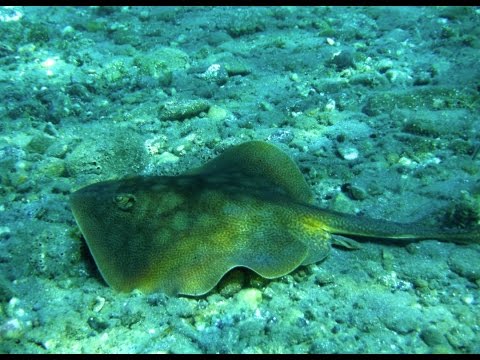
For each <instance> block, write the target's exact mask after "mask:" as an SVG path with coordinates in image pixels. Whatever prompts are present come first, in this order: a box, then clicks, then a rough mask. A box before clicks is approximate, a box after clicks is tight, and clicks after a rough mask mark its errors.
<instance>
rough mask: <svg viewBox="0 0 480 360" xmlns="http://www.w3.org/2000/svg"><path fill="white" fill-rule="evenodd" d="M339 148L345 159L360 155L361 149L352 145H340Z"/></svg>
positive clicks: (356, 157) (352, 158) (355, 157)
mask: <svg viewBox="0 0 480 360" xmlns="http://www.w3.org/2000/svg"><path fill="white" fill-rule="evenodd" d="M337 150H338V153H339V154H340V156H341V157H342V158H343V159H344V160H349V161H351V160H355V159H358V156H359V155H360V153H359V151H358V150H357V149H356V148H354V147H352V146H339V147H338V149H337Z"/></svg>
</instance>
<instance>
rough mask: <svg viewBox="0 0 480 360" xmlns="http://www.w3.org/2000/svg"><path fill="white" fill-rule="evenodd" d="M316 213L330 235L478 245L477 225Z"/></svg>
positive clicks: (329, 212)
mask: <svg viewBox="0 0 480 360" xmlns="http://www.w3.org/2000/svg"><path fill="white" fill-rule="evenodd" d="M316 213H317V215H316V216H317V219H318V220H319V221H320V222H321V223H322V226H323V228H324V229H325V230H326V231H328V232H330V233H332V234H339V235H354V236H365V237H374V238H384V239H408V240H412V239H419V240H420V239H436V240H440V241H445V242H455V243H461V244H480V227H476V228H474V229H441V228H433V227H429V226H425V225H422V224H420V223H415V222H414V223H399V222H394V221H387V220H380V219H373V218H369V217H363V216H356V215H351V214H343V213H339V212H334V211H325V210H321V209H318V208H317V212H316Z"/></svg>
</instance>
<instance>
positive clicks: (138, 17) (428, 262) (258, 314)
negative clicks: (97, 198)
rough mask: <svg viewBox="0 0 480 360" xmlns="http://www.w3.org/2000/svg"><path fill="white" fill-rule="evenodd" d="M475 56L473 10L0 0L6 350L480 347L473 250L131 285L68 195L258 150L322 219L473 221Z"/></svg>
mask: <svg viewBox="0 0 480 360" xmlns="http://www.w3.org/2000/svg"><path fill="white" fill-rule="evenodd" d="M479 51H480V10H479V9H478V8H476V7H425V8H424V7H393V8H390V7H385V8H381V7H313V8H309V7H298V8H297V7H261V8H256V7H240V8H234V7H205V8H203V7H193V8H189V7H159V8H149V7H37V8H35V7H0V93H1V94H0V98H1V99H2V101H1V102H0V199H1V200H0V339H1V341H0V351H1V352H2V353H354V352H362V353H377V352H380V353H432V352H433V353H478V352H480V345H479V344H480V305H479V304H480V303H479V301H480V293H479V287H480V262H479V261H478V259H479V256H480V245H479V244H470V245H460V244H455V243H448V242H439V241H436V240H434V239H432V240H424V241H420V242H412V243H409V244H407V245H405V244H398V243H395V242H392V241H390V242H389V241H386V240H382V239H367V240H364V241H362V243H361V245H362V246H361V248H360V249H357V250H345V249H341V248H336V247H333V248H332V251H331V253H330V255H329V256H328V257H327V258H326V259H325V260H324V261H322V262H320V263H317V264H314V265H309V266H304V267H300V268H299V269H297V270H295V271H294V272H292V273H290V274H288V275H286V276H283V277H281V278H278V279H273V280H266V279H263V278H261V277H260V276H258V275H256V274H254V273H253V272H251V271H248V270H246V269H235V270H233V271H232V272H230V273H228V274H227V275H226V276H225V278H224V279H223V280H222V281H221V282H220V284H219V285H217V286H216V287H215V288H214V289H213V290H212V291H211V292H209V293H208V294H206V295H203V296H200V297H188V296H177V297H175V296H172V297H169V296H166V295H164V294H163V293H161V292H157V293H154V294H149V295H146V294H143V293H141V292H139V291H133V292H132V293H120V292H117V291H115V290H113V289H112V288H109V287H108V286H107V285H106V284H105V282H104V281H103V280H102V277H101V275H100V274H99V272H98V270H97V268H96V266H95V263H94V261H93V259H92V257H91V255H90V253H89V251H88V248H87V246H86V244H85V240H84V239H83V237H82V235H81V233H80V230H79V229H78V227H77V225H76V223H75V220H74V218H73V215H72V213H71V210H70V207H69V203H68V198H69V194H70V193H72V192H73V191H75V190H77V189H79V188H80V187H82V186H84V185H87V184H90V183H94V182H97V181H101V180H106V179H116V178H121V177H123V176H126V175H132V174H142V175H152V174H155V175H176V174H180V173H182V172H183V171H186V170H188V169H190V168H193V167H196V166H199V165H201V164H203V163H204V162H206V161H207V160H208V159H211V158H213V157H214V156H216V155H218V154H220V153H221V152H222V151H223V150H225V149H227V148H228V147H230V146H232V145H235V144H239V143H242V142H244V141H248V140H264V141H267V142H271V143H273V144H275V145H277V146H278V147H280V148H281V149H282V150H284V151H285V152H286V153H288V154H289V155H290V156H291V157H292V159H294V160H295V162H296V163H297V164H298V165H299V167H300V169H301V171H302V173H303V174H304V175H305V178H306V180H307V182H308V184H309V186H310V187H311V188H312V190H313V191H314V195H315V204H316V205H318V206H319V207H322V208H326V209H332V210H336V211H341V212H347V213H356V214H358V215H359V216H362V215H366V216H370V217H374V218H382V219H387V220H395V221H398V222H411V221H417V220H421V221H424V222H427V223H429V224H431V226H438V227H441V226H443V227H449V228H453V227H459V228H468V227H470V226H475V225H478V223H479V219H480V183H479V164H480V154H478V153H479V149H480V135H479V131H480V122H479V118H478V116H479V115H478V114H479V109H480V66H479V58H480V56H479Z"/></svg>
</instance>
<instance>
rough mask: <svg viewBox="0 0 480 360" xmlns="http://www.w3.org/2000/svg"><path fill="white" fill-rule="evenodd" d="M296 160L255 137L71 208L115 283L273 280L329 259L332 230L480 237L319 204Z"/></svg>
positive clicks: (196, 288)
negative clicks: (179, 171)
mask: <svg viewBox="0 0 480 360" xmlns="http://www.w3.org/2000/svg"><path fill="white" fill-rule="evenodd" d="M311 201H312V194H311V192H310V190H309V188H308V186H307V184H306V182H305V180H304V178H303V176H302V174H301V173H300V171H299V169H298V167H297V166H296V165H295V163H294V162H293V161H292V160H291V159H290V158H289V157H288V156H287V155H286V154H285V153H283V152H282V151H280V150H279V149H278V148H277V147H275V146H273V145H270V144H268V143H265V142H261V141H251V142H247V143H244V144H241V145H238V146H235V147H232V148H230V149H228V150H226V151H225V152H224V153H223V154H222V155H220V156H219V157H217V158H215V159H213V160H211V161H210V162H208V163H207V164H205V165H204V166H203V167H201V168H199V169H196V170H193V171H190V172H188V173H186V174H184V175H180V176H152V177H142V176H138V177H132V178H127V179H123V180H115V181H106V182H101V183H97V184H93V185H89V186H87V187H84V188H82V189H80V190H78V191H76V192H75V193H73V194H72V196H71V206H72V210H73V214H74V216H75V219H76V220H77V223H78V225H79V227H80V229H81V231H82V233H83V234H84V236H85V239H86V241H87V244H88V247H89V249H90V251H91V253H92V255H93V257H94V259H95V262H96V264H97V266H98V268H99V269H100V272H101V274H102V275H103V277H104V279H105V280H106V282H107V283H108V284H109V285H110V286H112V287H113V288H115V289H117V290H121V291H130V290H132V289H135V288H138V289H140V290H142V291H145V292H152V291H156V290H161V291H164V292H165V293H167V294H186V295H201V294H204V293H206V292H208V291H209V290H211V289H212V288H213V287H214V286H215V285H216V284H217V283H218V281H219V280H220V279H221V278H222V276H223V275H225V273H226V272H228V271H229V270H230V269H232V268H234V267H238V266H242V267H247V268H250V269H252V270H253V271H255V272H257V273H258V274H260V275H261V276H263V277H266V278H276V277H279V276H282V275H285V274H288V273H289V272H291V271H292V270H294V269H296V268H297V267H298V266H300V265H305V264H310V263H314V262H317V261H320V260H321V259H323V258H324V257H325V256H327V254H328V251H329V249H330V240H331V234H344V235H358V236H367V237H380V238H396V239H401V238H409V239H426V238H432V239H439V240H446V241H458V242H467V243H468V242H477V243H478V242H479V238H480V234H479V233H478V231H477V232H474V233H472V232H466V231H465V232H461V231H459V232H454V231H435V230H432V229H430V228H425V227H422V226H420V225H417V224H401V223H395V222H388V221H383V220H375V219H371V218H365V217H357V216H353V215H348V214H342V213H337V212H332V211H327V210H322V209H319V208H317V207H315V206H312V205H311V204H310V203H311Z"/></svg>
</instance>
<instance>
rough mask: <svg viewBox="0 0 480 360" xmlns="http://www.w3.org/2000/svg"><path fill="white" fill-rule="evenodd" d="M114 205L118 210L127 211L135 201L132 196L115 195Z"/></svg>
mask: <svg viewBox="0 0 480 360" xmlns="http://www.w3.org/2000/svg"><path fill="white" fill-rule="evenodd" d="M113 201H114V203H115V204H116V205H117V206H118V208H119V209H120V210H123V211H129V210H131V209H132V207H133V205H134V204H135V202H136V201H137V199H136V197H135V196H134V195H133V194H117V195H115V197H114V198H113Z"/></svg>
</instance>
